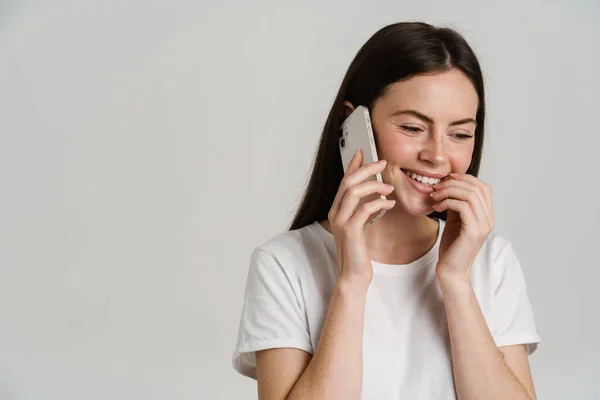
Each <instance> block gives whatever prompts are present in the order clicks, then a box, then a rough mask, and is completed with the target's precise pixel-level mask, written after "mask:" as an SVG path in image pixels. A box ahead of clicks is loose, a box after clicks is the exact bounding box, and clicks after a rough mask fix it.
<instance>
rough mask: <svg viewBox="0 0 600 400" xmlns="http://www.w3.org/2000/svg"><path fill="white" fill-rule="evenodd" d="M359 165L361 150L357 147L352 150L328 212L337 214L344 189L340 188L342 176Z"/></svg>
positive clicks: (360, 163) (360, 164)
mask: <svg viewBox="0 0 600 400" xmlns="http://www.w3.org/2000/svg"><path fill="white" fill-rule="evenodd" d="M361 166H362V150H360V149H358V150H356V151H355V152H354V155H353V156H352V159H351V160H350V163H349V164H348V168H347V169H346V172H345V173H344V177H343V178H342V181H341V182H340V187H339V188H338V191H337V193H336V195H335V197H334V199H333V203H332V204H331V210H330V214H334V215H336V214H337V212H338V209H339V207H340V203H341V201H342V198H343V197H344V194H345V190H343V188H342V183H343V182H344V178H345V177H346V176H348V175H349V174H351V173H353V172H354V171H356V170H357V169H358V168H360V167H361Z"/></svg>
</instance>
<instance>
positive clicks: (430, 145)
mask: <svg viewBox="0 0 600 400" xmlns="http://www.w3.org/2000/svg"><path fill="white" fill-rule="evenodd" d="M419 158H420V159H421V160H423V161H428V162H430V163H431V165H433V166H437V165H443V164H445V163H446V162H448V155H447V154H446V149H445V148H444V139H443V138H442V137H441V135H429V136H428V137H427V139H425V140H424V142H423V148H422V149H421V152H420V153H419Z"/></svg>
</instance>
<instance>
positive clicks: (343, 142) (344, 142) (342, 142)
mask: <svg viewBox="0 0 600 400" xmlns="http://www.w3.org/2000/svg"><path fill="white" fill-rule="evenodd" d="M345 145H346V139H342V141H341V142H340V146H342V147H344V146H345Z"/></svg>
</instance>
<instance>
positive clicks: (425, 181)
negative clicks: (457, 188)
mask: <svg viewBox="0 0 600 400" xmlns="http://www.w3.org/2000/svg"><path fill="white" fill-rule="evenodd" d="M400 170H401V171H402V172H404V173H405V174H406V175H408V177H410V178H411V179H413V180H415V181H418V182H419V183H421V184H422V185H425V186H433V185H437V184H438V183H440V182H441V181H442V180H441V179H440V178H429V177H425V176H421V175H419V174H415V173H414V172H412V171H409V170H406V169H402V168H400Z"/></svg>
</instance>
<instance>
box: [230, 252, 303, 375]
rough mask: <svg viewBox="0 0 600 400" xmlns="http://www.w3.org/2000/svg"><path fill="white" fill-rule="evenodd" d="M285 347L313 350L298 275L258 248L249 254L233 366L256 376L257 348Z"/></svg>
mask: <svg viewBox="0 0 600 400" xmlns="http://www.w3.org/2000/svg"><path fill="white" fill-rule="evenodd" d="M287 267H289V266H287ZM282 347H292V348H297V349H301V350H304V351H307V352H309V353H311V354H312V352H313V349H312V345H311V342H310V336H309V331H308V323H307V320H306V313H305V311H304V303H303V301H302V295H301V293H300V285H299V279H298V278H297V276H296V274H294V273H292V272H291V271H290V268H288V270H287V271H286V269H284V268H283V266H282V265H281V264H280V263H279V262H278V260H277V259H276V258H275V256H274V255H272V254H271V253H269V252H267V251H265V250H262V249H260V248H257V249H255V250H254V251H253V252H252V255H251V257H250V268H249V271H248V277H247V279H246V291H245V296H244V306H243V309H242V317H241V321H240V326H239V332H238V340H237V344H236V347H235V350H234V354H233V360H232V361H233V368H234V369H235V370H236V371H237V372H239V373H240V374H242V375H244V376H247V377H250V378H253V379H256V357H255V354H256V351H258V350H265V349H271V348H282Z"/></svg>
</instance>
